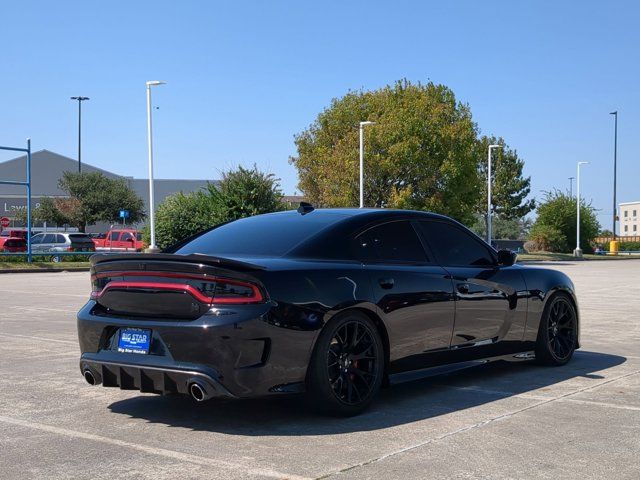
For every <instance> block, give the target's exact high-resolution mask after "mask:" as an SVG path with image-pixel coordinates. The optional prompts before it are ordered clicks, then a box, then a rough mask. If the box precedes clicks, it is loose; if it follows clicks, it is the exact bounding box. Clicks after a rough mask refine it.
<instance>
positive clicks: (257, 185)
mask: <svg viewBox="0 0 640 480" xmlns="http://www.w3.org/2000/svg"><path fill="white" fill-rule="evenodd" d="M278 182H279V180H278V179H277V178H275V177H274V175H273V174H270V173H263V172H260V171H259V170H258V169H257V167H256V166H254V167H253V168H252V169H246V168H243V167H239V168H238V169H236V170H233V171H229V172H224V173H223V174H222V180H221V181H220V184H219V185H213V184H209V185H208V186H207V187H206V188H205V189H203V190H201V191H197V192H192V193H189V194H184V193H182V192H180V193H177V194H175V195H171V196H169V197H167V198H166V199H165V200H164V202H162V203H161V204H160V205H159V206H158V208H157V210H156V244H157V246H158V247H160V248H167V247H169V246H170V245H173V244H175V243H177V242H179V241H181V240H183V239H185V238H188V237H190V236H192V235H195V234H196V233H198V232H201V231H202V230H206V229H208V228H211V227H213V226H215V225H217V224H219V223H223V222H228V221H231V220H236V219H238V218H243V217H248V216H251V215H259V214H261V213H269V212H273V211H277V210H282V209H283V208H284V204H283V203H282V202H281V198H282V193H281V192H280V185H279V183H278ZM143 236H144V239H145V241H147V243H149V237H150V235H149V228H148V226H146V227H145V228H144V231H143Z"/></svg>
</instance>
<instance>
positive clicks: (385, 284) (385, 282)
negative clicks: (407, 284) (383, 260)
mask: <svg viewBox="0 0 640 480" xmlns="http://www.w3.org/2000/svg"><path fill="white" fill-rule="evenodd" d="M378 283H379V284H380V286H381V287H382V288H384V289H386V290H389V289H390V288H393V284H394V283H395V281H394V280H393V278H381V279H379V280H378Z"/></svg>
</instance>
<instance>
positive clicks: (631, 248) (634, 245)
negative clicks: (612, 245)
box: [607, 242, 640, 252]
mask: <svg viewBox="0 0 640 480" xmlns="http://www.w3.org/2000/svg"><path fill="white" fill-rule="evenodd" d="M608 248H609V247H608V246H607V249H608ZM620 251H621V252H637V251H640V242H620Z"/></svg>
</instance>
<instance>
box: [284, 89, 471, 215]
mask: <svg viewBox="0 0 640 480" xmlns="http://www.w3.org/2000/svg"><path fill="white" fill-rule="evenodd" d="M362 120H371V121H375V122H376V124H375V125H372V126H369V127H367V130H366V134H365V136H366V139H365V195H364V198H365V205H366V206H370V207H398V208H413V209H419V210H431V211H434V212H439V213H443V214H447V215H450V216H452V217H454V218H456V219H458V220H461V221H465V222H469V221H471V220H472V215H473V212H474V210H475V206H476V204H477V197H478V191H479V188H480V184H479V178H478V174H477V168H476V167H477V163H478V159H477V134H478V132H477V127H476V125H475V124H474V122H473V120H472V118H471V112H470V110H469V107H468V106H467V105H465V104H462V103H460V102H458V101H456V98H455V95H454V93H453V92H452V91H451V90H450V89H449V88H447V87H446V86H444V85H436V84H434V83H431V82H429V83H427V84H425V85H423V84H421V83H417V84H412V83H411V82H409V81H406V80H404V81H399V82H397V83H396V84H395V85H393V86H387V87H384V88H382V89H379V90H375V91H369V92H365V91H357V92H349V93H347V94H346V95H345V96H344V97H342V98H339V99H334V100H333V101H332V103H331V106H330V107H329V108H327V109H326V110H324V111H323V112H322V113H320V115H318V117H317V119H316V120H315V122H314V123H313V124H312V125H311V126H310V127H309V128H308V129H306V130H305V131H303V132H302V133H300V134H298V135H296V137H295V143H296V146H297V149H298V154H297V156H295V157H292V158H291V159H290V162H291V163H292V164H293V165H294V166H295V168H296V169H297V170H298V175H299V178H300V183H299V186H300V189H301V190H302V192H303V193H304V195H305V197H306V198H308V199H309V200H310V201H311V202H313V203H314V204H317V205H319V206H331V207H341V206H356V205H358V196H359V181H358V178H359V173H358V172H359V156H358V142H359V139H358V128H357V127H358V123H359V122H360V121H362Z"/></svg>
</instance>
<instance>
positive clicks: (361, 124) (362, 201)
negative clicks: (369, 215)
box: [360, 121, 376, 208]
mask: <svg viewBox="0 0 640 480" xmlns="http://www.w3.org/2000/svg"><path fill="white" fill-rule="evenodd" d="M375 123H376V122H370V121H366V122H360V208H364V127H365V126H366V125H374V124H375Z"/></svg>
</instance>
